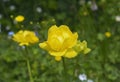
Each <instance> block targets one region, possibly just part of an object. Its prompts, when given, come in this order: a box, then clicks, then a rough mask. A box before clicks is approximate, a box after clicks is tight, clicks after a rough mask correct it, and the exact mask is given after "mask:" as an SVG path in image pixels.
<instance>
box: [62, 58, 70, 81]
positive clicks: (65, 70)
mask: <svg viewBox="0 0 120 82" xmlns="http://www.w3.org/2000/svg"><path fill="white" fill-rule="evenodd" d="M62 63H63V68H64V72H63V76H65V77H64V80H65V82H69V81H68V77H67V69H66V65H65V59H64V58H62Z"/></svg>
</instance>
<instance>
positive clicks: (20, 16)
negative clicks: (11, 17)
mask: <svg viewBox="0 0 120 82" xmlns="http://www.w3.org/2000/svg"><path fill="white" fill-rule="evenodd" d="M24 19H25V18H24V16H22V15H18V16H17V17H15V21H17V22H22V21H24Z"/></svg>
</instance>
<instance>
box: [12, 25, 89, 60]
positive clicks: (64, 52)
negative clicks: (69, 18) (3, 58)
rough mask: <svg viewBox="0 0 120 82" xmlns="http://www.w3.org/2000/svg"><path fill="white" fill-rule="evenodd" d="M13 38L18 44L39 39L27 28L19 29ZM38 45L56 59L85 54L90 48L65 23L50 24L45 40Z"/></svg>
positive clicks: (29, 42) (26, 43)
mask: <svg viewBox="0 0 120 82" xmlns="http://www.w3.org/2000/svg"><path fill="white" fill-rule="evenodd" d="M13 40H14V41H16V42H18V43H19V45H20V46H23V45H27V46H28V45H29V44H33V43H36V42H38V41H39V39H38V37H37V36H36V35H35V33H34V32H32V31H28V30H25V31H23V30H20V31H19V32H18V33H16V34H14V35H13ZM39 46H40V47H41V48H42V49H45V50H47V51H48V52H49V54H50V55H52V56H54V57H55V60H57V61H60V60H61V59H62V57H66V58H73V57H76V56H77V54H78V53H83V54H87V53H88V52H90V50H91V49H90V48H88V47H87V42H86V41H83V42H81V41H80V40H78V34H77V32H75V33H72V32H71V31H70V29H69V27H68V26H66V25H61V26H59V27H57V26H56V25H53V26H51V27H50V28H49V30H48V39H47V41H44V42H42V43H40V44H39Z"/></svg>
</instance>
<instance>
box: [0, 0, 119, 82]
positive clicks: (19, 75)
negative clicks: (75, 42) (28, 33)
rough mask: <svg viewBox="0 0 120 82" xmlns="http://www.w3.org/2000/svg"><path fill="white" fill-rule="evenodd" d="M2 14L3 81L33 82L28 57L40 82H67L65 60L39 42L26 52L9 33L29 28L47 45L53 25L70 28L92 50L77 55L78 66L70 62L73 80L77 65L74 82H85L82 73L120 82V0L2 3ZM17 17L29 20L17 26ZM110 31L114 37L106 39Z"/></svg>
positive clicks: (18, 0)
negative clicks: (56, 59)
mask: <svg viewBox="0 0 120 82" xmlns="http://www.w3.org/2000/svg"><path fill="white" fill-rule="evenodd" d="M10 6H14V7H15V9H14V10H11V9H10ZM96 6H97V9H96V8H95V7H96ZM91 7H92V8H91ZM36 8H41V11H40V12H37V11H36ZM0 15H1V16H2V17H1V18H0V82H30V81H29V76H28V72H27V67H26V62H25V61H24V58H25V57H26V55H27V56H29V58H30V63H31V68H32V74H33V77H34V80H35V82H62V78H63V75H62V72H63V67H62V62H56V61H55V60H54V58H53V57H51V56H49V54H48V53H47V52H45V51H44V50H42V49H40V48H39V46H38V44H35V45H31V46H29V51H30V52H29V54H25V53H24V48H23V47H19V46H18V44H17V43H15V42H14V41H12V40H11V36H10V35H8V33H9V32H10V31H13V32H17V31H18V30H20V29H29V30H33V31H35V32H36V33H38V37H39V38H40V42H42V41H44V40H46V39H47V31H48V29H49V27H50V26H51V25H54V24H56V25H57V26H59V25H62V24H65V25H68V26H69V27H70V29H71V30H72V31H73V32H78V34H79V39H80V40H81V41H82V40H86V41H87V42H88V47H89V48H91V49H92V51H91V52H90V53H89V54H87V55H81V54H80V55H79V56H77V57H76V58H77V59H79V61H78V62H77V66H75V65H74V64H75V60H76V58H73V59H66V60H65V61H66V65H67V73H68V74H69V79H71V77H72V71H73V68H74V67H77V68H76V70H77V72H76V76H75V79H76V80H75V81H71V82H81V81H80V80H79V79H78V76H79V74H83V73H84V74H86V75H87V78H89V79H92V80H93V81H94V82H120V21H116V16H120V1H119V0H0ZM17 15H23V16H24V17H25V21H23V22H22V23H18V24H15V23H14V20H13V19H14V17H16V16H17ZM11 16H13V18H11ZM30 21H32V22H33V24H30ZM107 31H108V32H110V33H111V34H112V35H111V37H110V38H107V37H106V36H105V35H104V34H105V32H107Z"/></svg>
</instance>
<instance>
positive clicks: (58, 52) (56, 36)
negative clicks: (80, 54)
mask: <svg viewBox="0 0 120 82" xmlns="http://www.w3.org/2000/svg"><path fill="white" fill-rule="evenodd" d="M77 38H78V34H77V33H72V32H71V31H70V29H69V27H68V26H66V25H61V26H59V27H57V26H56V25H53V26H51V27H50V29H49V30H48V39H47V41H45V42H43V43H40V44H39V46H40V47H41V48H43V49H45V50H47V51H48V52H49V53H50V55H52V56H54V57H55V59H56V60H58V61H59V60H61V57H67V58H73V57H75V56H76V55H77V52H76V51H75V50H74V49H73V47H74V46H75V45H76V43H77Z"/></svg>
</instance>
